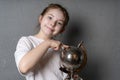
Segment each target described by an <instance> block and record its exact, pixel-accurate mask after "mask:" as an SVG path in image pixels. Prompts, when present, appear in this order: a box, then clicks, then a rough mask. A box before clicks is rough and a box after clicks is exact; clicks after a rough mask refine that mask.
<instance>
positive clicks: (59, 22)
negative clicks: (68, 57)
mask: <svg viewBox="0 0 120 80" xmlns="http://www.w3.org/2000/svg"><path fill="white" fill-rule="evenodd" d="M64 21H65V18H64V15H63V12H62V11H61V10H59V9H50V10H48V12H46V13H45V15H43V16H42V15H41V16H40V18H39V22H40V25H41V29H40V32H42V34H44V35H46V36H48V37H53V36H55V35H57V34H59V33H61V31H62V30H63V26H64Z"/></svg>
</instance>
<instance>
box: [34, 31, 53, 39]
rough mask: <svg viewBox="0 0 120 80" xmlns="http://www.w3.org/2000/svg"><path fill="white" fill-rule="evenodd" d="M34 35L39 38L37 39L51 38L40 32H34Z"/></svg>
mask: <svg viewBox="0 0 120 80" xmlns="http://www.w3.org/2000/svg"><path fill="white" fill-rule="evenodd" d="M34 36H35V37H37V38H39V39H43V40H48V39H51V38H50V37H47V36H46V35H44V34H42V33H41V32H39V33H38V34H36V35H34Z"/></svg>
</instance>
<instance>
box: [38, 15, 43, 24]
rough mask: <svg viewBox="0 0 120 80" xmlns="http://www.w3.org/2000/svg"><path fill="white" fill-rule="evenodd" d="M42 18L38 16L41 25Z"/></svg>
mask: <svg viewBox="0 0 120 80" xmlns="http://www.w3.org/2000/svg"><path fill="white" fill-rule="evenodd" d="M42 18H43V16H42V15H40V16H39V23H41V21H42Z"/></svg>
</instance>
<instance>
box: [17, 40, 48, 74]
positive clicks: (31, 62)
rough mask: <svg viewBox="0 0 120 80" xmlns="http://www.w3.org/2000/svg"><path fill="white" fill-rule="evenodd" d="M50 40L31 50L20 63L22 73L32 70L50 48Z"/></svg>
mask: <svg viewBox="0 0 120 80" xmlns="http://www.w3.org/2000/svg"><path fill="white" fill-rule="evenodd" d="M49 47H50V46H49V42H48V41H44V42H42V43H41V44H40V45H38V46H37V47H36V48H34V49H32V50H31V51H29V52H28V53H27V54H26V55H25V56H23V58H22V59H21V61H20V63H19V68H20V71H21V72H22V73H26V72H28V71H29V70H31V69H32V68H33V67H34V66H35V65H36V64H37V63H38V62H39V61H40V59H41V58H42V56H43V55H44V54H45V53H46V51H47V50H48V49H49Z"/></svg>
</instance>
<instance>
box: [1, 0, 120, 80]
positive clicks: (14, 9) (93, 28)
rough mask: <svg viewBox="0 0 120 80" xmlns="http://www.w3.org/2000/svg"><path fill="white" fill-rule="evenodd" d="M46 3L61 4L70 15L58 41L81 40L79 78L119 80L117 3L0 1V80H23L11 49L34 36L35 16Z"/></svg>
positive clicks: (92, 0) (119, 8)
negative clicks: (84, 59)
mask: <svg viewBox="0 0 120 80" xmlns="http://www.w3.org/2000/svg"><path fill="white" fill-rule="evenodd" d="M49 3H60V4H62V5H63V6H65V7H66V8H67V9H68V11H69V14H70V22H69V25H68V26H67V28H66V32H64V33H63V34H62V35H60V39H61V40H62V41H63V42H64V43H65V44H69V45H74V46H76V45H77V44H78V43H79V42H80V41H81V40H83V41H84V43H85V46H86V47H87V51H88V63H87V65H86V67H85V68H84V69H83V71H82V72H81V76H82V77H83V78H84V79H85V80H120V62H119V61H120V27H119V26H120V1H119V0H0V80H24V78H23V77H22V76H21V75H20V74H19V73H18V71H17V68H16V65H15V61H14V51H15V47H16V45H17V41H18V39H19V38H20V37H21V36H28V35H32V34H34V33H35V26H36V25H37V21H38V16H39V14H40V13H41V11H42V10H43V8H44V7H45V6H47V5H48V4H49ZM61 36H62V38H61Z"/></svg>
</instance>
